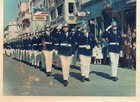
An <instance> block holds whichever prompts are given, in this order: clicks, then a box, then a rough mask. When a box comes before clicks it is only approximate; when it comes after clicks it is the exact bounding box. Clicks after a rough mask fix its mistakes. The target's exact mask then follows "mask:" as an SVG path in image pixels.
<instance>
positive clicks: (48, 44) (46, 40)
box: [41, 33, 54, 51]
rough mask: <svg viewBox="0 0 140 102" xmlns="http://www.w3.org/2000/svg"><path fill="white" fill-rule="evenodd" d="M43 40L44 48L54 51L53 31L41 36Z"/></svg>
mask: <svg viewBox="0 0 140 102" xmlns="http://www.w3.org/2000/svg"><path fill="white" fill-rule="evenodd" d="M41 42H42V50H48V51H52V50H53V48H54V40H53V37H52V33H50V35H47V34H46V33H45V34H44V35H42V36H41Z"/></svg>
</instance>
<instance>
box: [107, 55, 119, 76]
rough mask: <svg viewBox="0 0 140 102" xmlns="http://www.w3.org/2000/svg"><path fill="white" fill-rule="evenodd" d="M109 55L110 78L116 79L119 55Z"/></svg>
mask: <svg viewBox="0 0 140 102" xmlns="http://www.w3.org/2000/svg"><path fill="white" fill-rule="evenodd" d="M109 55H110V61H111V68H112V76H113V77H116V76H117V71H118V63H119V53H113V52H109Z"/></svg>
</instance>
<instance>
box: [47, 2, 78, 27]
mask: <svg viewBox="0 0 140 102" xmlns="http://www.w3.org/2000/svg"><path fill="white" fill-rule="evenodd" d="M48 1H49V14H50V24H51V26H52V27H56V26H57V25H58V24H63V23H65V22H66V23H68V24H70V26H73V25H75V24H76V16H75V12H76V5H75V0H48Z"/></svg>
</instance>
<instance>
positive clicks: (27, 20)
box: [17, 0, 31, 35]
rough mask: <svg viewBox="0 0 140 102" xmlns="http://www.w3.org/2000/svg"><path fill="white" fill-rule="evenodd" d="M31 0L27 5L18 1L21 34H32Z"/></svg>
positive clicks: (18, 20) (18, 19)
mask: <svg viewBox="0 0 140 102" xmlns="http://www.w3.org/2000/svg"><path fill="white" fill-rule="evenodd" d="M30 3H31V0H28V1H27V2H26V3H24V2H21V1H18V18H17V23H18V26H19V31H20V32H19V34H20V35H21V34H23V33H29V32H31V29H30V27H31V8H30Z"/></svg>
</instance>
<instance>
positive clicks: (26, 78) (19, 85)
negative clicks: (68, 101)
mask: <svg viewBox="0 0 140 102" xmlns="http://www.w3.org/2000/svg"><path fill="white" fill-rule="evenodd" d="M136 4H137V0H3V26H4V29H3V33H4V34H3V35H4V36H3V96H103V97H104V96H105V97H114V96H115V97H136V71H137V68H136V49H137V48H136V44H137V41H136V37H137V29H136V28H137V27H136V11H137V10H136Z"/></svg>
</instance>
